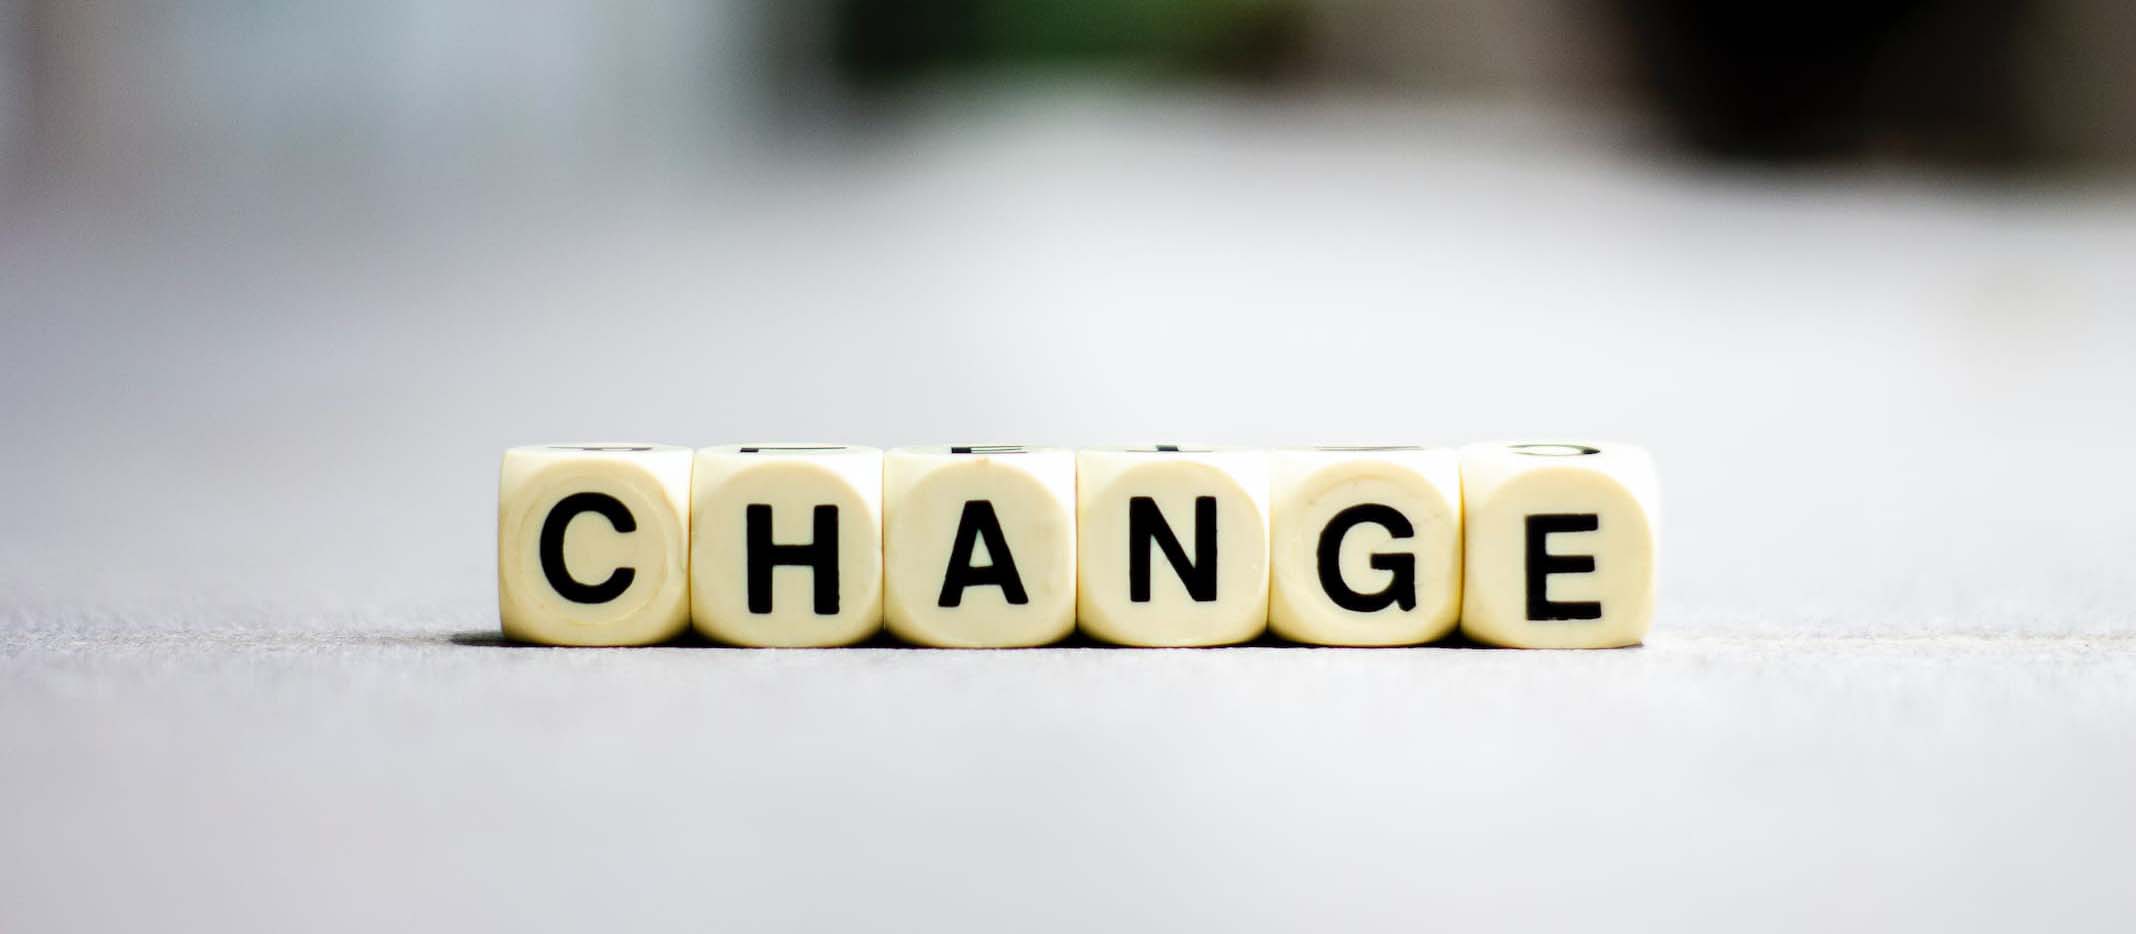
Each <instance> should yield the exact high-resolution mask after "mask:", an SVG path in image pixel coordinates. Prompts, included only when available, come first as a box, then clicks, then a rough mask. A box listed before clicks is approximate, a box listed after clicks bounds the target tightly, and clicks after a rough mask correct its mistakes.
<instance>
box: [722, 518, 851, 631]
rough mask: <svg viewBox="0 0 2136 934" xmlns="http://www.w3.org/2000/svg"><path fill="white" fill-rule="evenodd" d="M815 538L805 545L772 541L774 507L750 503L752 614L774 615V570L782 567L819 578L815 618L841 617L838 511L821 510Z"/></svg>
mask: <svg viewBox="0 0 2136 934" xmlns="http://www.w3.org/2000/svg"><path fill="white" fill-rule="evenodd" d="M814 518H815V525H816V537H815V539H814V540H813V541H810V542H809V543H808V544H806V545H776V544H773V543H772V541H771V507H770V506H767V505H765V504H763V503H751V504H749V508H748V510H747V511H746V523H745V524H746V525H747V526H748V529H747V531H748V536H749V539H748V540H749V612H751V613H769V612H771V569H772V568H774V567H777V566H779V565H782V564H790V565H798V566H800V567H805V568H808V569H809V570H811V571H813V572H814V573H815V575H816V615H817V616H836V615H838V507H836V506H818V507H816V510H815V513H814Z"/></svg>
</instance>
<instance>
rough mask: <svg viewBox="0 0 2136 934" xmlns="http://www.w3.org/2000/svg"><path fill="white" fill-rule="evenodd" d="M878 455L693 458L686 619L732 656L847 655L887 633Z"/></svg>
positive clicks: (719, 452)
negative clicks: (844, 649) (744, 652)
mask: <svg viewBox="0 0 2136 934" xmlns="http://www.w3.org/2000/svg"><path fill="white" fill-rule="evenodd" d="M882 464H883V460H882V452H881V451H879V450H876V449H875V448H866V447H857V446H852V445H842V444H738V445H726V446H722V447H710V448H702V449H700V450H698V452H697V461H696V473H695V476H694V479H693V482H692V487H691V494H690V497H691V509H690V546H691V547H690V591H691V600H690V606H691V616H692V619H693V621H694V622H695V624H696V626H697V630H698V631H699V632H701V633H704V634H705V635H706V636H708V637H710V638H713V639H717V640H720V641H722V642H729V643H733V644H736V645H752V646H788V647H807V646H836V645H850V644H852V643H855V642H859V641H861V640H863V639H866V638H868V637H869V636H871V635H874V634H875V632H876V630H877V629H879V628H880V627H881V625H882V607H883V519H882V515H883V513H882V494H883V473H882Z"/></svg>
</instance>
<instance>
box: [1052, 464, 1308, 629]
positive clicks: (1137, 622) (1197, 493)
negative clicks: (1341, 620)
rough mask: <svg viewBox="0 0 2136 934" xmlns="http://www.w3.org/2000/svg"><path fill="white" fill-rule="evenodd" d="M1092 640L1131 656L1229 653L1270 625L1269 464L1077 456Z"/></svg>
mask: <svg viewBox="0 0 2136 934" xmlns="http://www.w3.org/2000/svg"><path fill="white" fill-rule="evenodd" d="M1076 516H1077V520H1076V526H1077V528H1076V552H1077V556H1078V560H1077V575H1078V580H1079V587H1078V591H1079V596H1078V599H1077V611H1078V615H1079V616H1080V617H1081V619H1080V622H1081V625H1082V627H1083V631H1085V632H1088V633H1089V634H1091V635H1092V636H1094V637H1096V638H1099V639H1103V640H1105V641H1107V642H1116V643H1120V644H1123V645H1145V646H1187V645H1229V644H1231V643H1235V642H1244V641H1246V640H1249V639H1252V638H1254V637H1255V636H1258V635H1260V634H1261V632H1262V630H1263V629H1264V628H1265V627H1266V626H1267V623H1268V460H1267V455H1266V454H1264V453H1263V452H1260V451H1241V450H1226V449H1218V448H1212V447H1208V446H1206V445H1183V444H1160V445H1147V446H1142V447H1128V448H1101V449H1095V450H1084V451H1079V452H1077V454H1076Z"/></svg>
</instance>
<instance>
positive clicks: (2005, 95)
mask: <svg viewBox="0 0 2136 934" xmlns="http://www.w3.org/2000/svg"><path fill="white" fill-rule="evenodd" d="M2132 42H2136V7H2131V5H2129V4H2126V3H2120V2H2116V0H2032V2H2025V0H1861V2H1839V0H1801V2H1788V3H1756V2H1754V3H1722V2H1698V0H1603V2H1579V0H1413V2H1411V0H1174V2H1138V0H1091V2H1087V3H1073V4H1060V3H1051V2H1045V0H913V2H889V0H793V2H784V3H757V4H752V3H739V2H727V3H683V2H626V3H614V4H592V3H540V4H517V3H502V2H491V0H473V2H460V3H452V4H444V5H440V4H430V3H416V2H405V0H388V2H381V3H367V4H360V5H355V6H349V5H342V4H327V3H295V4H259V3H245V2H227V0H182V2H172V3H155V4H107V3H69V2H53V0H4V2H0V154H4V157H5V159H4V162H0V165H4V166H5V167H6V171H5V176H4V178H5V180H6V184H7V185H8V186H9V187H10V188H12V189H14V190H15V191H16V192H18V193H19V192H20V191H22V190H24V189H29V190H36V189H38V188H40V187H43V186H48V185H52V184H55V183H58V182H60V181H63V180H65V179H97V180H100V181H99V182H97V183H103V182H108V181H110V180H112V179H114V178H135V179H139V178H141V177H143V176H154V177H161V178H166V179H168V178H171V177H172V176H173V174H174V173H175V174H177V175H179V176H183V175H185V174H188V170H189V171H207V172H208V173H209V174H215V173H220V172H229V173H258V172H263V171H266V172H274V171H288V170H304V171H312V172H317V173H319V174H321V175H324V176H327V177H342V176H346V175H349V174H356V175H362V176H367V177H383V178H388V179H392V178H409V177H414V176H419V175H422V174H425V173H429V172H435V171H445V172H451V171H454V170H464V171H475V170H473V169H470V168H469V167H470V166H471V165H473V164H477V163H479V164H482V165H485V166H492V168H486V169H482V170H480V171H482V172H484V173H488V172H490V171H492V170H493V169H494V166H493V163H494V162H495V161H496V160H498V159H507V160H510V161H511V162H512V163H514V164H510V165H507V166H505V167H504V168H505V170H507V171H513V172H524V173H533V174H536V175H539V174H540V173H542V172H545V171H548V172H564V173H567V174H568V173H569V172H570V171H572V170H573V169H574V168H585V167H587V166H598V167H604V168H614V169H618V170H620V171H636V170H638V169H640V168H643V167H644V163H645V162H646V161H647V160H651V161H656V162H660V163H663V164H669V163H680V164H683V165H687V164H691V163H695V162H701V161H702V160H703V159H704V158H706V157H707V156H710V155H715V154H717V153H718V152H720V151H722V150H727V149H731V148H732V147H733V146H735V145H736V144H737V143H740V142H743V141H748V140H761V139H762V138H764V137H765V136H766V135H767V134H769V133H772V132H774V131H775V130H779V129H784V130H789V131H794V130H796V128H797V127H798V128H800V129H799V130H798V132H804V133H806V132H812V131H813V130H815V129H819V128H821V127H822V126H825V125H830V126H841V125H846V126H850V125H855V124H861V125H866V124H867V121H868V120H869V118H871V117H880V116H881V115H882V114H883V113H885V112H886V110H889V111H894V109H895V107H896V104H897V102H899V101H906V100H909V99H910V98H911V97H912V96H914V95H915V94H918V93H921V92H924V91H926V90H929V89H933V90H939V89H942V88H945V87H957V86H970V85H974V84H981V85H984V84H989V83H993V84H996V85H998V83H999V82H1001V81H1003V80H1006V79H1019V78H1020V79H1039V80H1047V81H1056V80H1060V79H1063V78H1072V77H1078V76H1080V77H1085V78H1092V77H1095V78H1099V79H1102V80H1106V81H1110V82H1115V86H1116V87H1124V88H1127V89H1132V88H1135V87H1149V86H1168V85H1169V86H1178V85H1200V86H1206V87H1209V88H1213V89H1226V88H1228V89H1234V90H1239V91H1243V92H1249V93H1256V94H1266V95H1315V94H1327V93H1336V94H1361V95H1375V96H1380V97H1390V98H1401V99H1409V100H1429V101H1455V102H1461V103H1463V104H1472V105H1476V106H1481V107H1486V108H1489V107H1517V108H1525V109H1530V110H1534V109H1541V110H1546V111H1552V112H1586V113H1595V114H1608V115H1610V116H1611V117H1612V118H1613V119H1618V120H1623V121H1632V122H1636V123H1637V125H1638V126H1640V127H1642V128H1643V129H1644V130H1645V131H1646V132H1645V133H1644V135H1643V138H1647V139H1651V140H1653V141H1655V142H1657V143H1662V144H1666V145H1669V146H1673V147H1676V149H1677V150H1678V151H1680V152H1681V153H1683V154H1685V155H1687V156H1689V157H1693V158H1700V159H1714V160H1723V161H1738V162H1753V163H1769V164H1777V165H1805V164H1816V165H1848V164H1865V163H1875V164H1899V165H1915V166H1926V167H1934V168H1937V169H1963V170H1986V171H1996V172H2013V171H2014V172H2066V171H2072V170H2076V171H2099V170H2111V171H2119V170H2123V169H2125V168H2126V167H2127V166H2128V165H2129V164H2130V163H2131V160H2132V159H2136V56H2132V55H2131V54H2129V53H2130V50H2131V48H2132ZM668 167H673V166H672V165H669V166H668Z"/></svg>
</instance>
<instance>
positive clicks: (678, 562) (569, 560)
mask: <svg viewBox="0 0 2136 934" xmlns="http://www.w3.org/2000/svg"><path fill="white" fill-rule="evenodd" d="M690 462H691V454H690V450H689V449H688V448H682V447H674V446H670V445H661V444H548V445H535V446H531V447H518V448H512V449H510V450H507V451H505V452H504V462H503V466H502V468H501V469H500V471H499V475H498V488H497V492H498V495H497V615H498V619H499V622H500V624H501V625H502V628H503V630H504V634H505V636H506V637H507V638H511V639H516V640H519V641H522V642H535V643H542V644H546V645H649V644H652V643H656V642H664V641H666V640H668V639H671V638H673V637H674V636H675V635H676V634H678V633H680V632H682V630H683V629H684V628H686V627H687V626H688V625H689V612H690V594H689V570H688V560H689V553H690V528H689V519H688V516H689V510H690V502H689V500H690Z"/></svg>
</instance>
